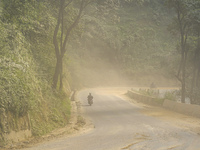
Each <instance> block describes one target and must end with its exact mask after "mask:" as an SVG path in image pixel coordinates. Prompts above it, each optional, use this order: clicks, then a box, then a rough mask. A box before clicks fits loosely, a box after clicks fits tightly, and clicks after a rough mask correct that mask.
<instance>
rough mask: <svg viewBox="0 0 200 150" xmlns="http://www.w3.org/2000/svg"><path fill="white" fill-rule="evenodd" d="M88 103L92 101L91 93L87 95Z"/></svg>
mask: <svg viewBox="0 0 200 150" xmlns="http://www.w3.org/2000/svg"><path fill="white" fill-rule="evenodd" d="M87 98H88V102H89V101H90V100H92V99H93V96H92V94H91V93H89V95H88V97H87Z"/></svg>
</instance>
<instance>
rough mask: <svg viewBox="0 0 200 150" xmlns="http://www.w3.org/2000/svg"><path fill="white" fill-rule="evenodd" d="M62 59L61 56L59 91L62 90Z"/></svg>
mask: <svg viewBox="0 0 200 150" xmlns="http://www.w3.org/2000/svg"><path fill="white" fill-rule="evenodd" d="M62 58H63V57H62V56H61V62H60V87H59V89H60V90H62V89H63V59H62Z"/></svg>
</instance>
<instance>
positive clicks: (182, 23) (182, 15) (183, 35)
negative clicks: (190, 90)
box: [167, 0, 191, 103]
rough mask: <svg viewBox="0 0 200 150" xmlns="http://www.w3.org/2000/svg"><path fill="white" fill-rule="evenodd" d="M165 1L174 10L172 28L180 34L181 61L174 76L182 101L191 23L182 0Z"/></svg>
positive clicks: (184, 92) (184, 91) (184, 95)
mask: <svg viewBox="0 0 200 150" xmlns="http://www.w3.org/2000/svg"><path fill="white" fill-rule="evenodd" d="M167 2H168V4H169V6H170V7H171V8H174V10H175V12H176V17H175V19H174V24H173V26H172V28H173V30H174V29H175V30H177V31H178V33H179V35H180V42H179V44H180V53H181V61H180V64H179V68H178V71H177V74H176V77H177V79H178V80H179V81H180V82H181V102H182V103H184V102H185V97H186V62H187V55H188V50H189V48H188V44H187V39H188V34H189V31H190V26H191V24H190V23H189V19H188V10H187V7H186V3H185V1H184V0H168V1H167Z"/></svg>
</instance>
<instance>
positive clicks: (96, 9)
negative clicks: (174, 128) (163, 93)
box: [0, 0, 200, 144]
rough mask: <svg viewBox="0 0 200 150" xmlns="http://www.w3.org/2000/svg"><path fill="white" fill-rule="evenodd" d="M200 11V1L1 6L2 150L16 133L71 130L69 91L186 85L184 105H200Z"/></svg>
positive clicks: (90, 0)
mask: <svg viewBox="0 0 200 150" xmlns="http://www.w3.org/2000/svg"><path fill="white" fill-rule="evenodd" d="M199 8H200V3H199V1H198V0H192V1H190V2H188V1H186V0H165V1H163V0H40V1H35V0H29V1H28V0H1V1H0V31H1V34H0V112H1V113H0V141H1V144H5V142H4V140H5V139H4V135H5V134H7V133H10V132H11V131H19V130H26V129H30V130H31V131H32V134H33V135H34V136H40V135H43V134H45V133H48V132H50V131H52V130H53V129H55V128H58V127H62V126H65V125H66V124H67V122H68V121H69V118H70V108H71V106H70V100H69V95H70V92H71V89H72V90H76V89H79V88H82V87H93V86H100V85H101V86H103V85H104V86H111V85H112V86H113V85H148V86H149V85H150V83H152V82H155V83H156V84H158V85H161V86H164V85H166V86H177V85H181V87H182V90H181V93H182V95H181V96H182V102H184V98H185V97H189V98H190V99H191V102H192V103H193V104H200V101H199V99H200V95H199V90H200V83H199V77H200V68H199V64H200V62H199V60H200V59H199V57H200V53H199V52H200V39H199V35H200V34H199V33H200V28H199V27H200V25H199V22H200V18H199V16H200V14H199ZM167 97H172V96H171V95H170V94H168V95H167ZM79 119H80V120H82V119H81V118H79Z"/></svg>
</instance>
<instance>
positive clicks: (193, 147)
mask: <svg viewBox="0 0 200 150" xmlns="http://www.w3.org/2000/svg"><path fill="white" fill-rule="evenodd" d="M125 90H126V89H122V90H120V88H113V89H112V88H105V89H104V88H101V89H100V88H99V89H91V90H83V91H81V92H79V94H78V98H79V100H80V102H81V105H82V109H83V112H84V114H83V115H84V116H86V118H88V119H89V120H90V121H91V122H92V123H93V124H94V126H95V128H94V129H92V130H90V131H88V132H86V133H82V134H80V135H77V136H72V137H62V138H59V139H56V140H53V141H49V142H46V143H43V144H40V145H38V146H35V147H32V148H29V150H199V149H200V136H199V135H198V134H196V133H193V132H191V131H190V130H186V128H184V127H181V126H176V125H175V124H173V123H172V122H170V121H167V120H161V119H159V118H157V117H156V116H148V115H145V114H144V113H142V110H143V109H144V107H142V106H141V105H138V104H137V103H131V102H129V101H128V100H125V97H120V96H118V95H120V94H122V93H123V92H124V91H125ZM89 92H91V93H92V95H93V96H94V105H92V106H89V105H88V104H87V100H86V97H87V95H88V93H89Z"/></svg>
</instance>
